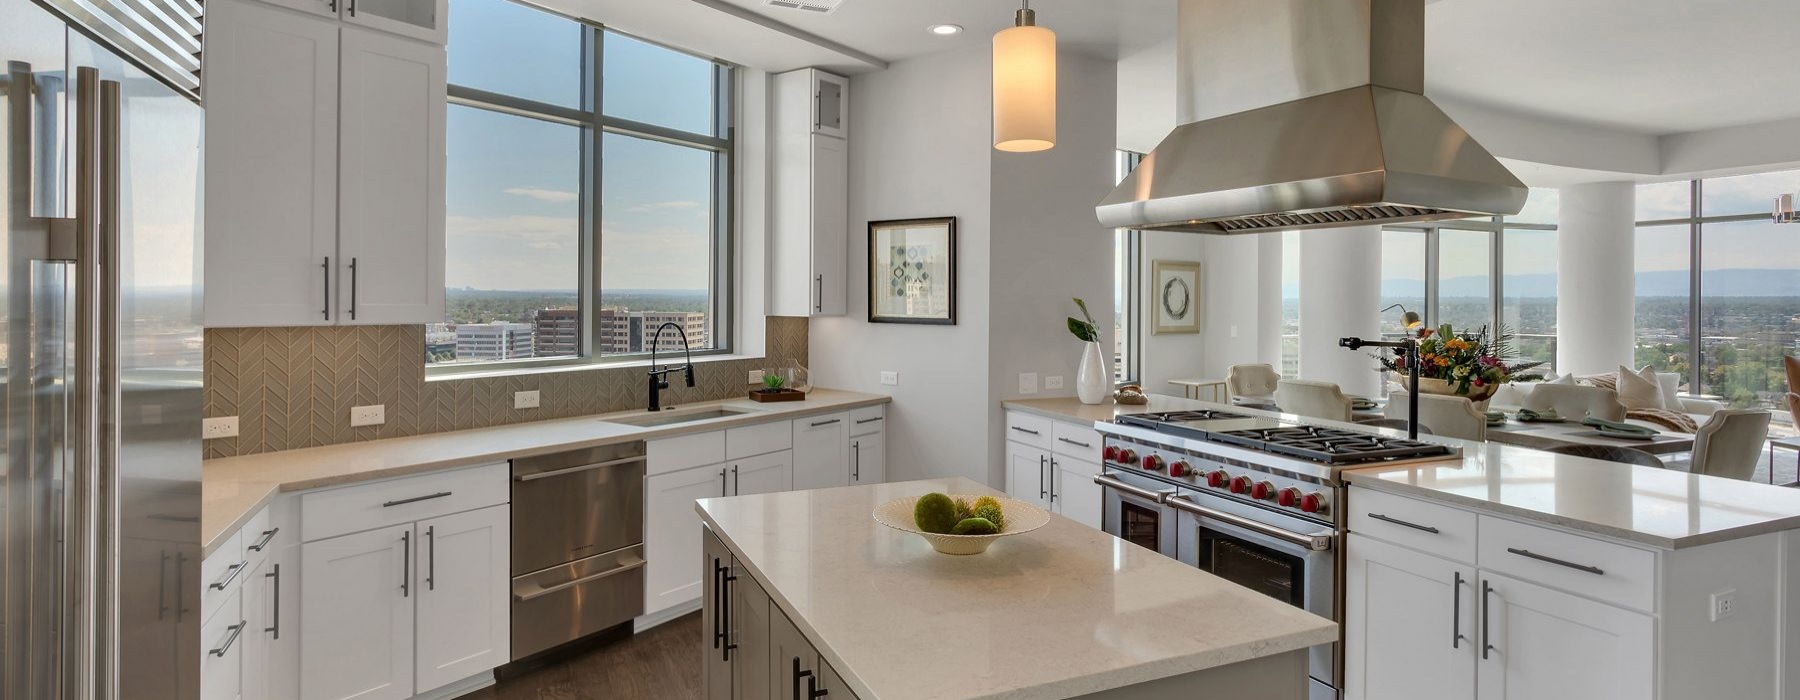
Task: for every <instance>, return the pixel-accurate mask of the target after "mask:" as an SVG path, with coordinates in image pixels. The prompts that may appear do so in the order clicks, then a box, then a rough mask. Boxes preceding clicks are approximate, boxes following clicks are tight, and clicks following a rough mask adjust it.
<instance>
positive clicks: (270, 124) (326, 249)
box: [202, 0, 338, 326]
mask: <svg viewBox="0 0 1800 700" xmlns="http://www.w3.org/2000/svg"><path fill="white" fill-rule="evenodd" d="M206 25H207V29H206V54H205V57H206V58H205V60H206V70H205V71H204V72H203V73H202V76H203V77H204V80H205V84H204V86H203V90H204V92H205V98H206V172H207V173H208V174H209V177H207V178H206V323H207V325H209V326H319V325H330V324H332V323H333V322H334V321H335V320H336V314H335V313H333V310H332V308H331V307H332V305H333V300H332V298H331V296H330V295H331V294H332V293H333V290H332V288H331V287H329V286H328V284H327V277H328V276H330V275H331V274H333V273H332V271H331V268H330V267H328V266H327V265H328V263H329V261H330V260H331V258H332V257H333V256H334V255H336V248H337V171H338V162H337V152H338V150H337V148H338V87H337V86H338V26H337V23H335V22H333V21H331V20H328V19H319V18H313V17H305V16H301V15H296V14H294V13H291V12H285V11H282V10H279V9H275V8H272V7H267V6H264V5H259V4H257V3H253V2H242V1H241V0H214V1H213V2H211V3H209V4H208V5H207V17H206Z"/></svg>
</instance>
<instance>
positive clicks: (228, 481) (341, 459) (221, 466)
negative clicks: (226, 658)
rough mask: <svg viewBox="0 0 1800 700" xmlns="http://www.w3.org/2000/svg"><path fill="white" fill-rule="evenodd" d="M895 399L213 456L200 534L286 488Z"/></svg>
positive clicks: (750, 405)
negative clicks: (653, 423) (650, 423)
mask: <svg viewBox="0 0 1800 700" xmlns="http://www.w3.org/2000/svg"><path fill="white" fill-rule="evenodd" d="M888 401H889V398H888V397H887V396H883V395H880V394H860V393H856V392H850V391H837V390H833V389H817V390H814V391H813V392H812V393H811V394H808V395H807V397H806V400H805V401H793V402H785V403H757V402H755V401H751V400H750V399H727V400H724V401H707V402H702V403H692V404H683V405H681V406H680V407H679V408H678V409H676V410H674V411H671V413H685V412H691V411H705V410H708V409H712V408H719V407H726V408H731V409H736V410H741V411H744V413H743V414H742V415H736V416H730V417H726V418H716V419H711V420H699V421H693V422H688V423H680V424H676V425H668V426H660V427H652V428H644V427H638V426H633V425H627V424H624V423H615V422H611V421H616V420H620V419H631V418H633V417H644V416H647V415H648V413H647V412H646V411H641V410H639V411H620V412H618V413H606V414H599V415H592V416H579V417H575V418H562V419H558V420H547V421H538V422H534V423H518V424H514V425H505V426H499V427H494V428H480V429H476V430H457V431H453V432H447V433H433V434H430V435H415V436H412V437H403V438H392V439H387V440H373V441H369V442H356V443H349V444H343V445H331V446H329V447H312V448H307V449H303V450H287V451H283V452H265V453H261V454H254V455H246V456H243V457H227V458H224V459H213V460H207V461H206V462H205V464H204V466H203V467H202V469H201V511H200V541H201V542H202V543H203V544H204V546H205V552H206V554H211V553H212V552H213V550H214V549H215V548H216V547H217V545H218V542H219V540H220V539H222V538H221V535H227V534H230V533H231V532H232V531H235V530H237V529H238V528H239V527H241V526H242V525H243V524H244V521H246V520H248V519H249V518H250V516H251V515H252V514H253V513H255V512H256V511H257V509H259V508H261V507H262V506H263V504H265V503H268V502H269V500H270V499H272V498H274V496H275V494H276V493H277V492H280V491H304V490H307V489H316V488H324V487H328V486H343V485H346V484H354V483H357V482H362V481H373V480H376V479H390V478H393V477H397V476H406V475H410V474H419V473H424V472H430V471H437V470H442V469H455V468H457V467H467V466H473V465H478V464H490V463H493V462H503V461H506V460H509V459H514V458H518V457H530V456H533V455H541V454H550V453H554V452H563V451H568V450H580V449H586V448H589V447H598V446H601V445H609V444H613V443H619V442H628V441H632V440H654V439H657V438H666V437H674V436H677V435H686V434H690V433H705V432H712V431H715V430H724V429H726V428H734V427H737V426H741V425H754V424H757V423H766V422H768V421H772V420H789V419H793V418H799V417H803V416H809V415H817V414H821V413H834V412H837V411H848V410H850V409H854V408H862V407H864V406H874V405H879V404H885V403H888Z"/></svg>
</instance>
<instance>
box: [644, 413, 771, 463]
mask: <svg viewBox="0 0 1800 700" xmlns="http://www.w3.org/2000/svg"><path fill="white" fill-rule="evenodd" d="M782 425H787V423H782ZM647 448H648V449H649V455H650V464H649V467H648V471H649V473H650V474H652V475H655V474H668V473H669V472H678V471H681V470H683V469H687V468H690V467H698V466H702V465H706V464H718V463H720V462H723V461H725V431H723V430H719V431H714V432H710V433H696V434H694V435H683V436H681V437H672V438H667V439H663V440H651V441H650V444H649V445H648V446H647Z"/></svg>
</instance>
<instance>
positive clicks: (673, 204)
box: [626, 199, 706, 214]
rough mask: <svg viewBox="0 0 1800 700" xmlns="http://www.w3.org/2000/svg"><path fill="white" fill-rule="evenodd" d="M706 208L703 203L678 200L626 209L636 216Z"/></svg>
mask: <svg viewBox="0 0 1800 700" xmlns="http://www.w3.org/2000/svg"><path fill="white" fill-rule="evenodd" d="M704 206H706V205H705V204H703V203H701V202H694V201H690V200H685V199H678V200H674V201H668V202H651V203H649V204H639V205H637V206H635V207H631V208H629V209H626V211H629V212H632V213H634V214H649V213H652V212H658V211H671V210H685V209H698V208H700V207H704Z"/></svg>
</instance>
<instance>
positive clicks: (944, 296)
mask: <svg viewBox="0 0 1800 700" xmlns="http://www.w3.org/2000/svg"><path fill="white" fill-rule="evenodd" d="M869 322H870V323H909V324H917V325H935V326H954V325H956V217H954V216H942V217H933V218H924V219H897V220H892V221H871V222H869Z"/></svg>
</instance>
